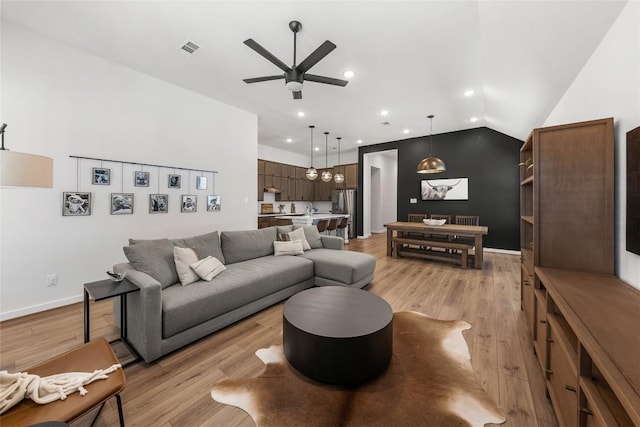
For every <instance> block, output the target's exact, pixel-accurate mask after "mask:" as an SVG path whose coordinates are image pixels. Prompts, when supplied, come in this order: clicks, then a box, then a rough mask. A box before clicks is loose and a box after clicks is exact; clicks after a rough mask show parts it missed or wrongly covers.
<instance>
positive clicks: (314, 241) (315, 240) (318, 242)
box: [293, 225, 324, 249]
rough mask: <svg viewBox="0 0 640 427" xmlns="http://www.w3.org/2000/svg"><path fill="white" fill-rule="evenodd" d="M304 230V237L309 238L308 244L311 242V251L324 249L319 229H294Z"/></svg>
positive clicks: (309, 226)
mask: <svg viewBox="0 0 640 427" xmlns="http://www.w3.org/2000/svg"><path fill="white" fill-rule="evenodd" d="M299 228H302V229H303V230H304V236H305V237H306V238H307V242H309V246H310V247H311V249H319V248H323V247H324V246H322V238H321V237H320V232H319V231H318V227H316V226H315V225H302V226H300V225H295V226H294V227H293V229H294V230H297V229H299Z"/></svg>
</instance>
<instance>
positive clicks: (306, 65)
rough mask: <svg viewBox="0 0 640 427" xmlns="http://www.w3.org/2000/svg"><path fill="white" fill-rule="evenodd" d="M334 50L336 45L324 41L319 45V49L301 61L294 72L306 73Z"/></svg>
mask: <svg viewBox="0 0 640 427" xmlns="http://www.w3.org/2000/svg"><path fill="white" fill-rule="evenodd" d="M335 48H336V45H335V44H333V43H331V42H330V41H329V40H327V41H325V42H324V43H322V44H321V45H320V47H319V48H317V49H316V50H314V51H313V52H311V55H309V56H307V57H306V58H305V60H304V61H302V62H301V63H300V64H298V66H297V67H296V71H298V72H299V73H306V72H307V71H308V70H309V69H310V68H311V67H313V66H314V65H316V64H317V63H318V61H320V60H321V59H322V58H324V57H325V56H327V55H328V54H330V53H331V51H332V50H333V49H335Z"/></svg>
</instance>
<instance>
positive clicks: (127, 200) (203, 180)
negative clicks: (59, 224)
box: [62, 156, 222, 216]
mask: <svg viewBox="0 0 640 427" xmlns="http://www.w3.org/2000/svg"><path fill="white" fill-rule="evenodd" d="M69 157H71V158H74V159H76V189H75V191H65V192H63V193H62V215H63V216H87V215H91V212H92V209H93V202H94V200H93V199H94V192H92V191H84V190H86V189H88V188H90V187H91V186H97V185H99V186H111V184H112V180H113V181H116V179H113V178H114V177H116V176H117V175H119V178H120V179H118V180H117V181H119V182H120V188H119V190H120V191H119V192H118V191H114V192H110V193H109V194H104V195H103V194H102V193H103V192H97V191H96V194H100V196H95V197H103V196H105V197H109V210H110V213H111V215H133V213H134V197H136V196H137V197H140V194H137V195H134V193H132V192H127V191H126V190H129V191H131V189H132V188H135V187H147V188H149V193H148V194H147V195H146V196H147V197H146V198H147V199H148V200H147V203H148V209H145V210H144V212H147V213H149V214H163V213H169V212H170V211H174V212H175V211H179V212H181V213H193V212H197V211H198V210H199V209H201V210H206V211H207V212H220V210H221V208H222V205H221V201H220V196H219V195H215V194H205V195H200V199H199V197H198V196H199V194H197V193H198V192H207V193H215V189H214V184H215V175H216V174H217V173H218V172H217V171H213V170H204V169H191V168H185V167H178V166H165V165H154V164H149V163H135V162H128V161H123V160H107V159H97V158H93V157H82V156H69ZM83 160H90V161H91V165H90V166H89V165H88V166H86V167H87V168H89V169H90V175H89V176H90V178H89V180H87V181H89V182H81V180H80V171H81V170H84V169H81V168H83V165H82V163H83V162H82V161H83ZM96 162H100V165H99V166H94V165H95V163H96ZM125 165H133V166H128V167H126V168H125ZM145 168H146V170H145ZM125 169H131V170H127V171H126V172H125ZM114 174H116V175H114ZM125 174H126V176H125ZM114 186H115V185H114ZM165 189H166V190H168V191H166V192H164V191H163V190H165ZM192 189H193V190H195V191H193V192H192V191H191V190H192ZM116 190H117V189H116ZM153 190H156V191H155V192H153ZM169 190H170V191H171V192H172V193H173V192H175V190H183V191H182V192H181V193H184V194H180V195H174V194H170V191H169ZM170 195H171V200H170V199H169V196H170ZM174 199H176V200H174ZM199 201H200V202H201V204H200V205H199V203H198V202H199ZM138 206H140V203H139V202H138ZM138 210H139V209H138ZM136 213H137V210H136Z"/></svg>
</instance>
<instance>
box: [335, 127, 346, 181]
mask: <svg viewBox="0 0 640 427" xmlns="http://www.w3.org/2000/svg"><path fill="white" fill-rule="evenodd" d="M336 139H337V140H338V168H339V167H340V140H341V139H342V137H340V136H339V137H337V138H336ZM333 180H334V181H335V182H336V184H342V183H343V182H344V174H342V173H340V169H338V173H337V174H335V175H333Z"/></svg>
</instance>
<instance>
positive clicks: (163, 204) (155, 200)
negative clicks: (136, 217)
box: [149, 194, 169, 213]
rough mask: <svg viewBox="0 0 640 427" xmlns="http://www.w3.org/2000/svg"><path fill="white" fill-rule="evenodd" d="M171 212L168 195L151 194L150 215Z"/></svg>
mask: <svg viewBox="0 0 640 427" xmlns="http://www.w3.org/2000/svg"><path fill="white" fill-rule="evenodd" d="M167 212H169V195H168V194H149V213H167Z"/></svg>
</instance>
